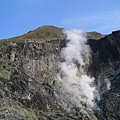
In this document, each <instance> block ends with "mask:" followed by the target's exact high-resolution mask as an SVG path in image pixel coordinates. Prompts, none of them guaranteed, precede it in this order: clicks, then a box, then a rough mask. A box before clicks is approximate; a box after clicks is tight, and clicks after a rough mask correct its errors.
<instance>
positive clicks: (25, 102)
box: [0, 26, 120, 120]
mask: <svg viewBox="0 0 120 120" xmlns="http://www.w3.org/2000/svg"><path fill="white" fill-rule="evenodd" d="M62 30H63V29H62V28H57V27H53V26H43V27H41V28H38V29H36V30H35V31H30V32H29V33H27V34H24V35H23V36H19V37H15V38H11V39H8V40H3V41H0V119H1V120H6V119H8V120H11V119H12V120H57V119H60V120H97V119H99V120H106V119H107V120H109V119H110V120H119V119H120V114H119V111H120V102H119V101H120V31H115V32H113V33H112V34H110V35H106V36H103V35H101V34H99V35H98V36H97V38H96V39H97V40H96V39H95V37H96V33H95V34H94V32H93V33H92V35H90V34H91V33H89V34H88V38H89V39H88V43H87V44H89V45H90V46H91V49H92V60H91V61H92V62H91V65H90V66H89V68H88V70H87V73H88V74H89V75H91V76H94V77H95V79H96V83H95V84H96V85H97V86H98V87H97V88H96V89H100V90H101V91H100V93H99V94H100V98H101V99H100V100H98V99H97V98H96V102H97V103H98V106H99V108H100V110H99V111H97V112H96V111H94V113H91V112H90V111H88V113H87V114H84V113H83V112H81V110H79V109H78V108H71V110H68V109H65V108H64V106H62V105H61V103H60V102H59V100H58V99H57V96H58V95H59V90H58V88H57V87H58V86H57V80H58V79H59V75H60V72H61V70H60V68H59V53H60V51H61V48H63V47H64V46H66V40H65V35H64V34H63V33H62ZM90 36H92V37H90ZM98 38H99V40H98ZM106 83H108V84H106ZM110 84H111V85H110ZM103 91H104V92H103ZM66 104H69V103H66Z"/></svg>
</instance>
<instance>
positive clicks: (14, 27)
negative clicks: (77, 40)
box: [0, 0, 120, 39]
mask: <svg viewBox="0 0 120 120" xmlns="http://www.w3.org/2000/svg"><path fill="white" fill-rule="evenodd" d="M43 25H54V26H57V27H61V28H66V29H73V28H76V29H82V30H84V31H87V32H88V31H97V32H100V33H102V34H109V33H111V32H112V31H115V30H120V0H0V39H5V38H10V37H15V36H19V35H22V34H24V33H27V32H28V31H30V30H34V29H36V28H38V27H40V26H43Z"/></svg>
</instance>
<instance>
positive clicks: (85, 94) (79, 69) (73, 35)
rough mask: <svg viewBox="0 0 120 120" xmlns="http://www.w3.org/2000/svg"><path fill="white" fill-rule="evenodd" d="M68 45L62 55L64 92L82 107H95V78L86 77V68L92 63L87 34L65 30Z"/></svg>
mask: <svg viewBox="0 0 120 120" xmlns="http://www.w3.org/2000/svg"><path fill="white" fill-rule="evenodd" d="M64 33H65V34H66V35H67V40H68V43H67V45H66V47H64V48H63V49H62V51H61V53H60V57H61V61H62V62H61V63H60V66H61V70H62V80H61V82H62V85H63V88H62V91H63V92H64V93H67V94H66V98H67V97H69V101H70V102H71V103H72V104H74V105H77V106H79V107H82V105H83V104H84V105H87V106H89V107H90V108H93V107H94V99H95V98H94V91H95V87H94V78H90V77H89V76H87V75H86V71H85V70H86V68H87V66H88V65H89V63H90V57H91V55H90V48H89V46H88V45H87V44H86V42H87V39H86V34H85V32H83V31H81V30H76V29H74V30H71V31H68V30H65V31H64Z"/></svg>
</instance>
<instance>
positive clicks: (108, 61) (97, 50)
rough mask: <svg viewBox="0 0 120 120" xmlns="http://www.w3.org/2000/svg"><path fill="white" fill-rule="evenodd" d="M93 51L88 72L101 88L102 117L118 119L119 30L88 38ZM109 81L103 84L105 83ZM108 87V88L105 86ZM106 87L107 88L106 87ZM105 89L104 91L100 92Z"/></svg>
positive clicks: (119, 117)
mask: <svg viewBox="0 0 120 120" xmlns="http://www.w3.org/2000/svg"><path fill="white" fill-rule="evenodd" d="M89 44H90V46H91V48H92V51H93V58H92V61H93V63H92V64H91V66H90V70H89V71H90V72H92V75H94V76H95V78H96V79H97V82H98V83H97V84H100V85H99V88H98V89H101V91H100V96H101V100H100V101H99V106H100V109H101V115H100V117H101V118H102V119H110V120H114V119H115V120H119V119H120V114H119V111H120V31H115V32H112V34H110V35H108V36H106V37H104V38H102V39H100V40H99V41H94V40H89ZM106 80H109V83H107V85H109V86H105V83H106V82H108V81H106ZM107 87H108V88H107ZM106 88H107V89H106ZM103 91H105V92H104V93H102V92H103Z"/></svg>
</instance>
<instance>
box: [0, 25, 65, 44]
mask: <svg viewBox="0 0 120 120" xmlns="http://www.w3.org/2000/svg"><path fill="white" fill-rule="evenodd" d="M62 30H63V29H62V28H58V27H55V26H42V27H39V28H37V29H35V30H33V31H29V32H28V33H26V34H23V35H21V36H17V37H13V38H9V39H4V40H0V46H1V45H2V44H7V43H10V42H18V41H46V40H52V39H53V40H56V39H64V38H65V35H64V34H63V32H62Z"/></svg>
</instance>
